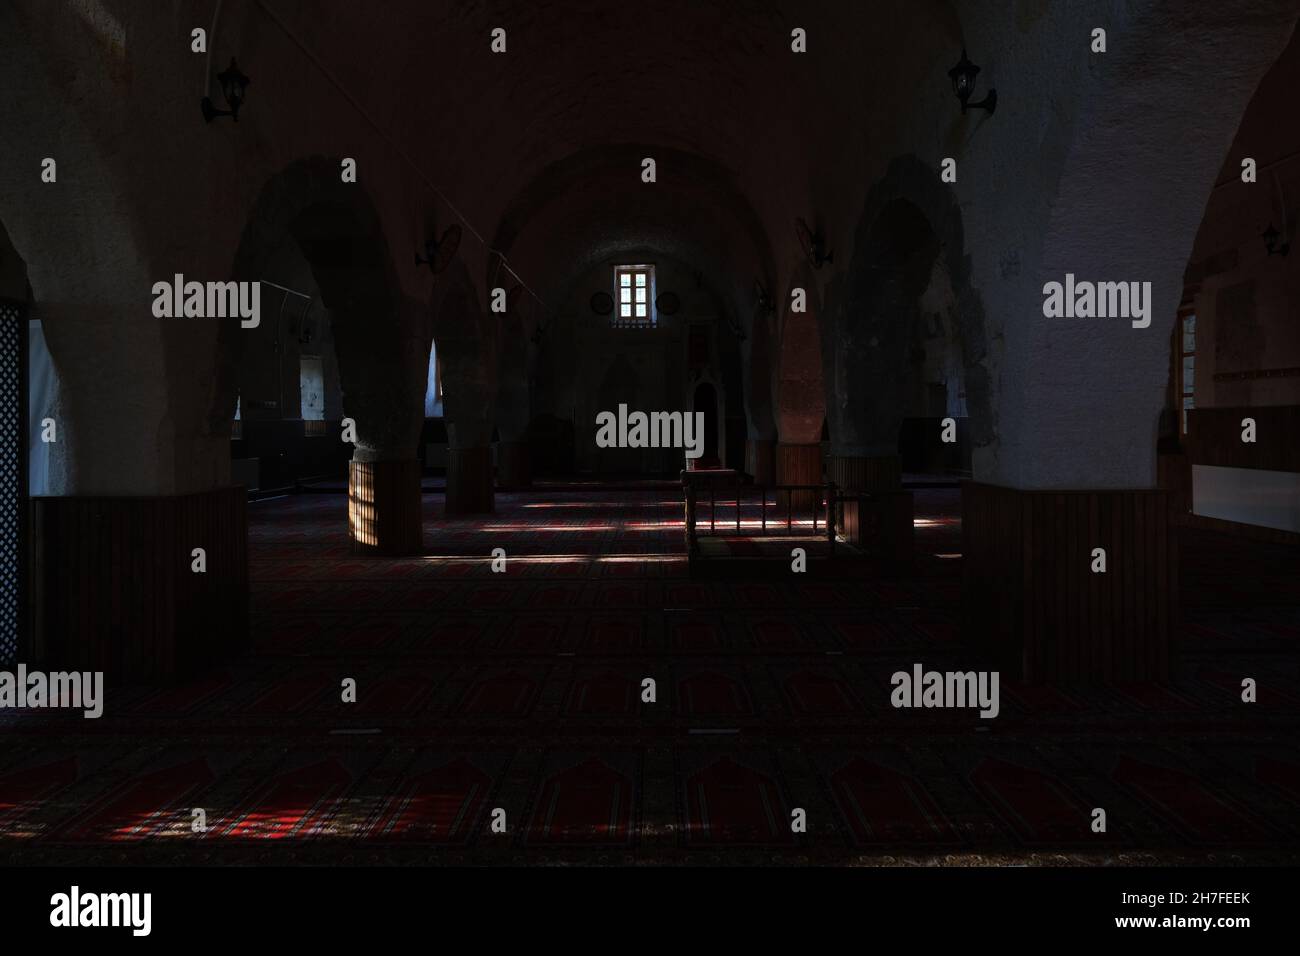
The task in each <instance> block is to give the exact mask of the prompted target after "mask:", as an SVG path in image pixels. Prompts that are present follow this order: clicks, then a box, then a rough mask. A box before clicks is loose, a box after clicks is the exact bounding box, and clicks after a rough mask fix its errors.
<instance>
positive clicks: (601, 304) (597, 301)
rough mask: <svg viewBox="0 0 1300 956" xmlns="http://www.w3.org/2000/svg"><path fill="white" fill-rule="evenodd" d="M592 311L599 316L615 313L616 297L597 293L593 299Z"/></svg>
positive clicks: (606, 293)
mask: <svg viewBox="0 0 1300 956" xmlns="http://www.w3.org/2000/svg"><path fill="white" fill-rule="evenodd" d="M591 311H592V312H595V313H596V314H597V315H609V314H610V313H611V312H613V311H614V297H613V296H612V295H610V294H609V293H608V292H597V293H595V294H594V295H593V296H592V297H591Z"/></svg>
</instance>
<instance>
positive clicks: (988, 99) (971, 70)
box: [948, 47, 998, 116]
mask: <svg viewBox="0 0 1300 956" xmlns="http://www.w3.org/2000/svg"><path fill="white" fill-rule="evenodd" d="M979 71H980V68H979V67H978V66H976V65H975V64H974V63H972V62H971V61H970V59H969V58H968V57H967V56H966V48H965V47H962V50H961V59H960V60H959V61H958V62H957V65H956V66H954V67H953V68H952V69H951V70H949V71H948V77H949V78H950V79H951V80H952V91H953V92H954V93H956V94H957V99H959V100H961V112H962V115H963V116H965V115H966V111H967V110H968V109H971V110H988V112H989V114H990V115H992V113H993V111H994V110H995V109H997V107H998V91H997V90H989V91H988V93H987V94H986V95H985V97H984V99H982V100H980V101H979V102H977V103H972V102H970V98H971V95H972V94H974V92H975V77H976V76H978V75H979Z"/></svg>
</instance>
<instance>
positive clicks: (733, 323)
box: [722, 310, 747, 342]
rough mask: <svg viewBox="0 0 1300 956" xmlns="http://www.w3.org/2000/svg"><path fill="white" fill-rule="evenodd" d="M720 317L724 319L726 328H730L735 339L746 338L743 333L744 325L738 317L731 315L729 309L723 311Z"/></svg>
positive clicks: (738, 340)
mask: <svg viewBox="0 0 1300 956" xmlns="http://www.w3.org/2000/svg"><path fill="white" fill-rule="evenodd" d="M722 317H723V319H724V320H725V321H726V323H727V328H728V329H730V330H731V334H732V335H733V336H734V337H735V339H736V341H737V342H743V341H745V339H746V338H747V336H746V335H745V327H744V325H742V324H741V322H740V320H739V318H738V317H737V316H734V315H732V314H731V311H730V310H727V311H725V312H723V313H722Z"/></svg>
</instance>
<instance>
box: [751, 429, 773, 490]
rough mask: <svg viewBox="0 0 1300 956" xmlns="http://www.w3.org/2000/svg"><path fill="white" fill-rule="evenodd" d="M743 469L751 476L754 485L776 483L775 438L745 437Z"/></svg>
mask: <svg viewBox="0 0 1300 956" xmlns="http://www.w3.org/2000/svg"><path fill="white" fill-rule="evenodd" d="M745 471H747V472H749V474H750V475H751V476H752V477H753V479H754V484H756V485H774V484H776V440H775V439H772V438H747V439H745Z"/></svg>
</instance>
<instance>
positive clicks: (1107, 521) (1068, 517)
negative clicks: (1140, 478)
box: [962, 482, 1178, 684]
mask: <svg viewBox="0 0 1300 956" xmlns="http://www.w3.org/2000/svg"><path fill="white" fill-rule="evenodd" d="M962 539H963V545H962V569H963V587H964V595H963V609H964V612H965V627H966V630H967V639H968V641H969V642H970V643H971V644H972V645H973V646H974V647H976V648H977V649H978V650H979V651H980V652H981V653H982V654H984V655H985V657H986V658H987V660H988V663H989V665H990V666H994V667H997V668H998V669H999V670H1001V671H1003V672H1005V673H1007V674H1008V676H1011V677H1014V678H1016V679H1020V680H1026V681H1048V682H1052V683H1060V684H1086V683H1092V682H1096V681H1111V680H1114V681H1145V680H1153V681H1159V680H1165V679H1167V678H1168V676H1169V661H1170V649H1171V644H1172V635H1173V634H1174V633H1175V627H1176V621H1177V610H1178V562H1177V558H1178V552H1177V546H1176V541H1175V537H1174V532H1173V527H1172V522H1171V521H1170V510H1169V494H1168V492H1165V491H1161V490H1138V491H1022V490H1019V489H1015V488H1003V487H999V486H995V485H985V484H980V483H976V482H966V483H964V484H963V485H962ZM1095 548H1103V549H1105V552H1106V571H1105V572H1104V573H1094V572H1093V570H1092V566H1093V562H1094V557H1093V549H1095Z"/></svg>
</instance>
